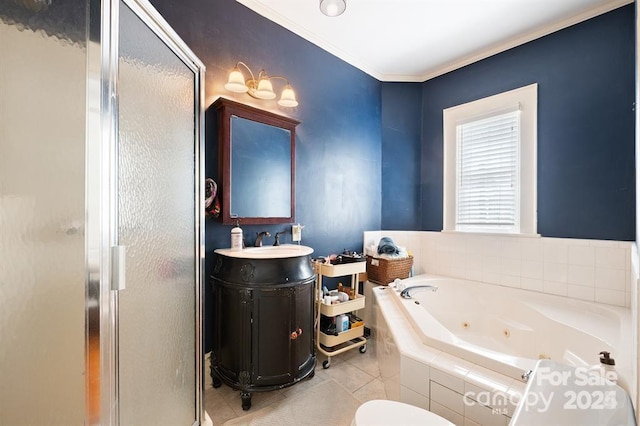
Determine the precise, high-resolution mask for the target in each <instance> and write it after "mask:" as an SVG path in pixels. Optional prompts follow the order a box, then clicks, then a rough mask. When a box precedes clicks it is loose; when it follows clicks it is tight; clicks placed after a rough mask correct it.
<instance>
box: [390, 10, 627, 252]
mask: <svg viewBox="0 0 640 426" xmlns="http://www.w3.org/2000/svg"><path fill="white" fill-rule="evenodd" d="M634 22H635V10H634V5H633V4H630V5H628V6H624V7H622V8H619V9H616V10H614V11H612V12H609V13H607V14H605V15H601V16H599V17H596V18H593V19H591V20H589V21H585V22H583V23H580V24H577V25H574V26H572V27H570V28H567V29H564V30H561V31H558V32H556V33H553V34H550V35H548V36H546V37H543V38H541V39H538V40H535V41H532V42H530V43H527V44H525V45H522V46H519V47H516V48H513V49H511V50H509V51H506V52H504V53H501V54H498V55H495V56H492V57H490V58H487V59H485V60H482V61H480V62H477V63H474V64H472V65H469V66H466V67H464V68H461V69H458V70H456V71H453V72H450V73H448V74H446V75H443V76H441V77H438V78H435V79H432V80H429V81H427V82H425V83H424V84H423V90H422V119H423V121H422V128H423V131H422V144H423V145H422V146H423V150H422V164H421V170H422V181H421V190H422V206H423V207H422V224H421V229H423V230H432V231H439V230H441V229H442V110H443V109H444V108H448V107H451V106H454V105H458V104H462V103H465V102H470V101H473V100H476V99H480V98H483V97H486V96H490V95H494V94H496V93H500V92H504V91H507V90H511V89H514V88H517V87H521V86H525V85H528V84H531V83H538V232H539V233H540V234H542V235H543V236H547V237H566V238H588V239H614V240H634V239H635V170H634V168H635V165H634V135H635V133H634V128H635V121H634V109H633V108H634V90H635V82H634V75H635V74H634V73H635V68H634V57H635V56H634V55H635V53H634V52H635V41H634V40H635V35H634V34H635V24H634ZM382 179H383V183H384V184H386V185H388V184H389V183H388V182H389V180H388V179H387V178H386V176H385V174H384V173H383V176H382ZM387 192H389V191H385V192H384V193H387ZM383 204H385V205H386V199H383ZM383 225H384V224H383Z"/></svg>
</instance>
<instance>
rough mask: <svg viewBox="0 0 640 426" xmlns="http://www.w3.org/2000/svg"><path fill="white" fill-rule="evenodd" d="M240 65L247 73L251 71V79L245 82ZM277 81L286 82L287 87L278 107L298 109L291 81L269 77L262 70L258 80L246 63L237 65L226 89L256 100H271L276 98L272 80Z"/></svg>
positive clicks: (231, 73)
mask: <svg viewBox="0 0 640 426" xmlns="http://www.w3.org/2000/svg"><path fill="white" fill-rule="evenodd" d="M239 65H242V66H243V67H245V68H246V69H247V71H249V74H250V75H251V78H250V79H248V80H245V78H244V75H243V74H242V72H241V71H240V68H239ZM275 79H282V80H284V81H285V82H286V86H285V87H284V89H283V90H282V94H281V95H280V99H279V100H278V105H280V106H283V107H289V108H293V107H297V106H298V101H297V100H296V94H295V92H294V91H293V88H292V87H291V85H290V84H289V80H287V79H286V78H285V77H281V76H278V75H276V76H269V75H267V72H266V71H265V70H260V72H259V73H258V78H257V79H256V78H255V76H254V75H253V72H252V71H251V69H250V68H249V67H248V66H247V64H245V63H244V62H238V63H236V66H235V67H233V69H232V70H231V72H230V73H229V80H228V81H227V84H225V85H224V88H225V89H227V90H229V91H230V92H235V93H247V94H249V96H251V97H254V98H256V99H264V100H269V99H274V98H275V97H276V94H275V92H274V91H273V85H272V84H271V80H275Z"/></svg>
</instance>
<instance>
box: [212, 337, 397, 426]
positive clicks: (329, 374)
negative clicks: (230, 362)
mask: <svg viewBox="0 0 640 426" xmlns="http://www.w3.org/2000/svg"><path fill="white" fill-rule="evenodd" d="M326 359H327V357H326V356H323V355H321V354H318V364H317V366H316V374H315V376H314V377H313V378H311V379H305V380H303V381H301V382H299V383H297V384H295V385H293V386H290V387H287V388H284V389H281V390H276V391H271V392H255V393H254V394H253V396H252V398H251V409H250V410H249V411H243V410H242V406H241V402H240V392H239V391H235V390H233V389H231V388H230V387H228V386H226V385H224V384H223V385H222V386H221V387H219V388H217V389H215V388H213V386H211V377H210V376H209V365H208V360H207V363H206V366H205V372H206V378H205V392H204V404H205V410H206V411H207V412H208V413H209V416H211V419H212V421H213V424H214V426H220V425H222V424H224V422H226V421H227V420H231V419H235V418H236V417H241V416H244V415H245V414H248V413H251V412H253V411H254V410H255V411H257V410H259V409H261V408H264V407H267V406H269V405H270V404H273V403H275V402H278V401H286V399H287V398H289V397H291V396H293V395H294V394H296V393H299V392H303V391H304V390H305V389H308V388H310V387H313V386H315V385H317V384H318V383H320V382H322V381H323V380H327V379H334V380H335V381H337V382H339V383H340V384H342V386H344V387H345V388H346V389H347V390H349V391H350V392H351V393H352V394H353V396H354V397H355V398H356V399H358V400H359V401H360V402H366V401H370V400H372V399H386V398H387V396H386V393H385V390H384V385H383V383H382V380H381V378H380V370H379V369H378V361H377V359H376V351H375V341H374V340H372V339H369V340H367V351H366V352H365V353H364V354H361V353H360V352H359V351H358V349H357V348H356V349H352V350H349V351H347V352H344V353H342V354H340V355H337V356H335V357H331V366H330V367H329V368H328V369H326V370H325V369H323V368H322V362H323V361H324V360H326ZM324 426H332V425H324Z"/></svg>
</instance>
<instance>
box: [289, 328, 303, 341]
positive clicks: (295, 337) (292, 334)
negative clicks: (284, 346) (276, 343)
mask: <svg viewBox="0 0 640 426" xmlns="http://www.w3.org/2000/svg"><path fill="white" fill-rule="evenodd" d="M301 334H302V329H301V328H300V327H298V329H297V330H296V331H292V332H291V340H296V339H297V338H298V336H300V335H301Z"/></svg>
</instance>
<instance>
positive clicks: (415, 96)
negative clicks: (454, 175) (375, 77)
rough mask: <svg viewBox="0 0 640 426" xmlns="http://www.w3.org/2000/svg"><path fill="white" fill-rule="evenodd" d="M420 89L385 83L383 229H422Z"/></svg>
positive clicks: (418, 86)
mask: <svg viewBox="0 0 640 426" xmlns="http://www.w3.org/2000/svg"><path fill="white" fill-rule="evenodd" d="M421 88H422V84H421V83H382V224H381V229H388V230H417V229H420V219H421V208H420V161H419V160H418V159H419V158H420V152H421V148H422V147H421V139H420V136H421V132H422V91H421Z"/></svg>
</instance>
